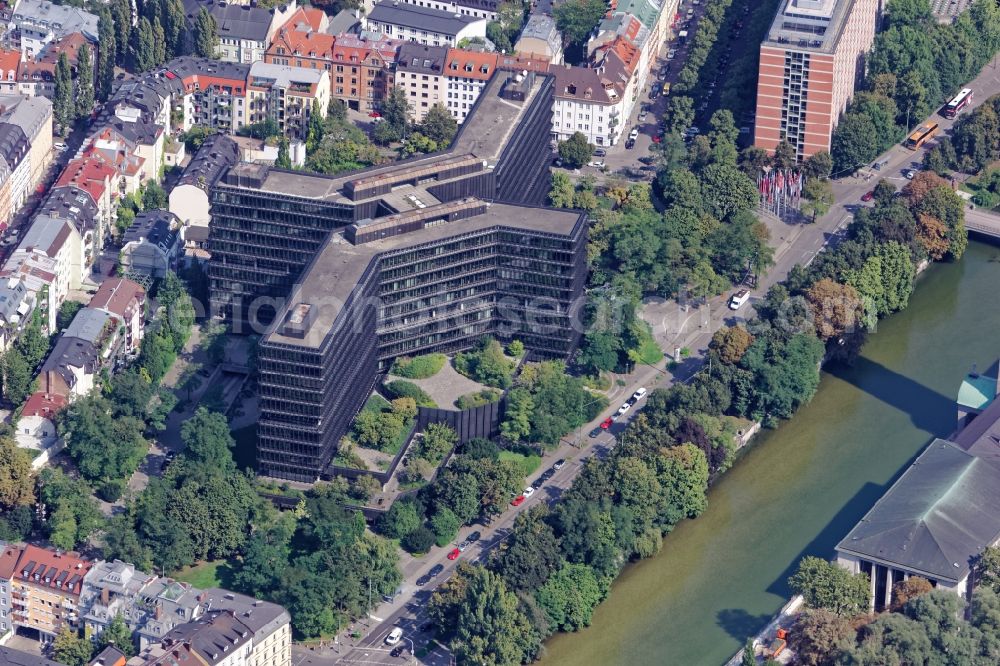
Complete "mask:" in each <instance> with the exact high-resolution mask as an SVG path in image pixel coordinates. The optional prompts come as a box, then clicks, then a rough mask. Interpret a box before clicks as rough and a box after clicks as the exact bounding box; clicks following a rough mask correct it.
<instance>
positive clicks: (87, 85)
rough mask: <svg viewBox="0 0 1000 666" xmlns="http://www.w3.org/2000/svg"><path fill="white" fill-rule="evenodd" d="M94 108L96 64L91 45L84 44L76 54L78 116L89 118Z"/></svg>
mask: <svg viewBox="0 0 1000 666" xmlns="http://www.w3.org/2000/svg"><path fill="white" fill-rule="evenodd" d="M93 110H94V64H93V62H92V61H91V56H90V47H89V46H86V45H84V46H82V47H80V50H79V51H78V52H77V56H76V117H77V118H80V119H83V118H89V117H90V114H91V112H92V111H93Z"/></svg>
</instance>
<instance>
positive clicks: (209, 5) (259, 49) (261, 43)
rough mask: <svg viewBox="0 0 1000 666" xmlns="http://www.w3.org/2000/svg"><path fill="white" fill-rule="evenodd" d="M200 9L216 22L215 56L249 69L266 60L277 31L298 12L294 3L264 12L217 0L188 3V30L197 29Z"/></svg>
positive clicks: (244, 5) (259, 9)
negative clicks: (195, 26)
mask: <svg viewBox="0 0 1000 666" xmlns="http://www.w3.org/2000/svg"><path fill="white" fill-rule="evenodd" d="M201 8H205V9H206V10H208V12H209V13H210V14H211V15H212V18H214V19H215V24H216V26H217V28H218V34H219V41H218V44H217V45H216V54H217V55H218V57H219V58H220V59H221V60H224V61H226V62H236V63H242V64H244V65H249V64H251V63H254V62H256V61H258V60H263V59H264V51H266V50H267V45H268V44H270V43H271V39H272V38H273V37H274V34H275V33H276V32H277V31H278V28H280V27H281V26H283V25H285V23H287V22H288V19H290V18H291V17H292V15H293V14H295V12H296V5H295V0H289V2H288V3H286V4H282V5H278V6H275V7H273V8H271V9H263V8H259V7H256V6H251V5H250V4H228V3H221V2H215V0H185V2H184V10H185V13H186V14H187V20H188V24H189V26H193V25H194V20H195V18H197V16H198V12H199V10H200V9H201Z"/></svg>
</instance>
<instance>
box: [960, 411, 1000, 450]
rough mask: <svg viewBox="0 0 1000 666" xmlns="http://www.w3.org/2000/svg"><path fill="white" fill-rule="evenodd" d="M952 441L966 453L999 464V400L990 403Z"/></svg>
mask: <svg viewBox="0 0 1000 666" xmlns="http://www.w3.org/2000/svg"><path fill="white" fill-rule="evenodd" d="M954 440H955V445H956V446H958V447H960V448H962V449H963V450H965V451H967V452H968V453H971V454H972V455H974V456H979V457H981V458H988V459H990V460H994V461H996V462H997V463H1000V400H994V401H993V402H991V403H990V405H989V406H988V407H987V408H986V409H984V410H983V411H982V412H980V414H979V415H978V416H976V417H975V418H974V419H972V423H970V424H968V425H967V426H965V427H964V428H963V429H962V431H961V432H959V433H958V434H957V435H956V436H955V438H954Z"/></svg>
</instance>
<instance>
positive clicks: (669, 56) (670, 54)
mask: <svg viewBox="0 0 1000 666" xmlns="http://www.w3.org/2000/svg"><path fill="white" fill-rule="evenodd" d="M676 57H677V51H675V50H674V49H670V50H669V51H667V60H673V59H674V58H676Z"/></svg>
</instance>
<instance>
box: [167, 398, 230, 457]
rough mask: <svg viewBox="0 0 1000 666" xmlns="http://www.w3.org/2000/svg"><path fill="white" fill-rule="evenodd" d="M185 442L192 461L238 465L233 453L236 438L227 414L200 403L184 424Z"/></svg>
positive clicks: (182, 441)
mask: <svg viewBox="0 0 1000 666" xmlns="http://www.w3.org/2000/svg"><path fill="white" fill-rule="evenodd" d="M181 443H182V444H183V445H184V457H185V458H186V459H187V460H189V461H191V462H192V463H195V464H202V465H206V466H209V467H212V468H216V469H220V470H223V471H231V470H234V469H236V464H235V463H234V462H233V454H232V449H233V447H234V446H236V440H234V439H233V436H232V434H230V432H229V422H228V421H227V420H226V417H225V416H224V415H222V414H220V413H218V412H210V411H208V410H207V409H205V408H204V407H199V408H198V410H197V411H196V412H195V413H194V415H193V416H192V417H191V418H189V419H187V420H186V421H185V422H184V423H183V424H182V425H181Z"/></svg>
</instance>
